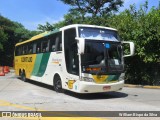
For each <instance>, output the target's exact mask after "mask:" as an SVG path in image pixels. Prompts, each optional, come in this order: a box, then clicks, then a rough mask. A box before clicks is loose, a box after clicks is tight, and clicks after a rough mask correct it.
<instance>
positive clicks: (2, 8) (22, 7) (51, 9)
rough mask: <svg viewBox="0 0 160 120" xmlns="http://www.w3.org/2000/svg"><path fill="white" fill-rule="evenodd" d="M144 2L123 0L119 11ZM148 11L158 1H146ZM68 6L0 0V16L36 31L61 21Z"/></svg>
mask: <svg viewBox="0 0 160 120" xmlns="http://www.w3.org/2000/svg"><path fill="white" fill-rule="evenodd" d="M145 1H146V0H124V5H123V7H121V8H120V11H123V10H125V9H126V8H129V6H130V5H131V4H134V3H135V5H136V6H137V8H138V7H139V6H140V5H142V4H144V3H145ZM148 3H149V9H150V8H151V7H152V6H156V7H157V6H158V4H159V0H148ZM69 8H70V6H69V5H66V4H64V3H62V2H61V1H60V0H0V15H2V16H4V17H6V18H8V19H10V20H12V21H16V22H19V23H21V24H22V25H24V27H25V28H27V29H29V30H36V29H37V26H38V24H42V25H44V24H45V23H46V22H49V23H51V24H53V23H56V22H58V21H61V20H63V16H64V15H65V14H67V12H68V10H69Z"/></svg>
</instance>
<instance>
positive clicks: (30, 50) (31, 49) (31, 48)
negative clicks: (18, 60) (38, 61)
mask: <svg viewBox="0 0 160 120" xmlns="http://www.w3.org/2000/svg"><path fill="white" fill-rule="evenodd" d="M28 53H29V54H32V53H33V43H30V44H29V45H28Z"/></svg>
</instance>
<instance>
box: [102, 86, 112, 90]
mask: <svg viewBox="0 0 160 120" xmlns="http://www.w3.org/2000/svg"><path fill="white" fill-rule="evenodd" d="M110 89H111V86H104V87H103V90H110Z"/></svg>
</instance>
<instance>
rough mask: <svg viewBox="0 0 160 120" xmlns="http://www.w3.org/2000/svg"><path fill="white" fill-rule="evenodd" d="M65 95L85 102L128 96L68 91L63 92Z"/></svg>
mask: <svg viewBox="0 0 160 120" xmlns="http://www.w3.org/2000/svg"><path fill="white" fill-rule="evenodd" d="M65 94H66V95H69V96H72V97H76V98H79V99H85V100H95V99H113V98H124V97H127V96H128V94H126V93H122V92H106V93H88V94H78V93H74V92H70V91H65Z"/></svg>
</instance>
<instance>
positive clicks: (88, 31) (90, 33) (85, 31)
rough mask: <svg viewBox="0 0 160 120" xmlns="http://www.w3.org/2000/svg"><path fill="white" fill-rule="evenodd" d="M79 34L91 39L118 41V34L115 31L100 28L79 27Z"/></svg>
mask: <svg viewBox="0 0 160 120" xmlns="http://www.w3.org/2000/svg"><path fill="white" fill-rule="evenodd" d="M79 36H80V37H81V38H85V39H92V40H107V41H118V34H117V32H116V31H113V30H107V29H101V28H88V27H80V28H79Z"/></svg>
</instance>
